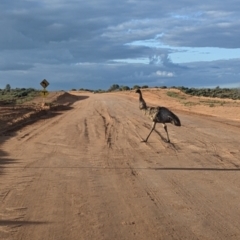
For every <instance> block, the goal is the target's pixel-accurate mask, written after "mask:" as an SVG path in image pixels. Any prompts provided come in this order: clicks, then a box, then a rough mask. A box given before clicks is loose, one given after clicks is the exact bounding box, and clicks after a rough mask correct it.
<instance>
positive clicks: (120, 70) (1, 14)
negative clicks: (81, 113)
mask: <svg viewBox="0 0 240 240" xmlns="http://www.w3.org/2000/svg"><path fill="white" fill-rule="evenodd" d="M239 16H240V1H239V0H231V1H222V0H212V1H209V0H201V1H192V0H173V1H169V0H168V1H166V0H161V1H160V0H159V1H156V0H121V1H113V0H88V1H82V0H11V1H9V0H1V1H0V33H1V34H0V88H2V89H3V88H5V86H6V84H10V85H11V87H12V88H16V87H20V88H28V87H33V88H36V89H41V85H40V82H41V81H42V80H43V79H47V81H48V82H49V83H50V85H49V86H48V89H49V90H70V89H73V88H75V89H80V88H85V89H92V90H97V89H104V90H107V89H109V88H110V86H112V85H113V84H118V85H120V86H129V87H132V86H134V85H139V86H142V85H148V86H149V87H155V86H168V87H170V86H185V87H196V88H199V87H206V88H207V87H216V86H220V87H240V17H239Z"/></svg>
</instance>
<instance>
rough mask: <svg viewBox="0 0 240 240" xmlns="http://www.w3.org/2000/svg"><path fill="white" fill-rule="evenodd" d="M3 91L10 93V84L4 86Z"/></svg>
mask: <svg viewBox="0 0 240 240" xmlns="http://www.w3.org/2000/svg"><path fill="white" fill-rule="evenodd" d="M5 91H6V92H10V91H11V86H10V84H7V85H6V87H5Z"/></svg>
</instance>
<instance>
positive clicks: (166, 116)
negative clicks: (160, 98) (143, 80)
mask: <svg viewBox="0 0 240 240" xmlns="http://www.w3.org/2000/svg"><path fill="white" fill-rule="evenodd" d="M136 93H138V94H139V108H140V110H141V111H143V112H144V114H145V115H146V116H148V117H149V118H150V119H151V120H152V121H153V125H152V128H151V131H150V133H149V134H148V136H147V138H146V139H145V140H144V142H147V140H148V138H149V136H150V135H151V133H152V131H153V130H154V129H155V126H156V123H162V124H163V127H164V129H165V131H166V133H167V141H168V142H170V139H169V136H168V131H167V125H166V123H172V124H174V125H175V126H181V122H180V120H179V118H178V117H177V116H176V115H175V114H174V113H173V112H171V111H170V110H169V109H167V108H165V107H148V106H147V104H146V102H145V101H144V99H143V97H142V92H141V90H140V89H137V90H136Z"/></svg>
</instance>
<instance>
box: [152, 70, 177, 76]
mask: <svg viewBox="0 0 240 240" xmlns="http://www.w3.org/2000/svg"><path fill="white" fill-rule="evenodd" d="M156 75H157V76H159V77H173V76H174V73H172V72H166V71H157V72H156Z"/></svg>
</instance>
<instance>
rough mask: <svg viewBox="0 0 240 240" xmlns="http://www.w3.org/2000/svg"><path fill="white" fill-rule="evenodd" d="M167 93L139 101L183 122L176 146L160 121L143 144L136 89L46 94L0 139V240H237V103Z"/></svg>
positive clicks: (144, 123) (174, 135)
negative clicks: (35, 112) (47, 104)
mask: <svg viewBox="0 0 240 240" xmlns="http://www.w3.org/2000/svg"><path fill="white" fill-rule="evenodd" d="M167 91H169V90H159V89H158V90H157V89H151V90H144V91H143V97H144V99H145V101H146V102H147V104H149V105H152V106H154V105H159V106H166V107H169V108H170V109H171V110H172V111H173V112H175V113H176V114H177V115H178V116H179V118H180V119H181V122H182V126H181V127H175V126H173V125H171V124H168V131H169V136H170V139H171V143H167V142H166V141H165V139H166V135H165V132H164V129H163V128H162V126H161V124H158V125H157V129H156V131H154V132H153V133H152V135H151V136H150V138H149V142H148V143H143V142H141V141H142V139H144V138H145V137H146V136H147V134H148V133H149V130H150V126H151V121H150V120H149V119H148V118H147V117H146V116H144V115H143V114H142V113H141V111H140V110H139V109H138V95H137V94H135V93H134V92H121V93H120V92H119V93H103V94H92V93H87V92H81V93H78V92H75V93H74V96H73V95H70V94H69V93H61V94H64V95H61V96H62V97H61V96H55V97H53V98H52V99H50V97H51V96H48V98H46V101H51V102H52V101H55V100H56V99H58V101H59V102H55V104H54V105H53V108H52V109H51V108H48V109H47V108H46V109H45V114H44V115H41V116H38V117H37V116H34V120H33V121H31V124H30V123H29V124H25V125H24V124H22V125H19V126H18V127H17V128H15V130H13V129H12V130H9V131H5V132H4V133H2V136H0V203H1V204H0V239H7V240H20V239H22V240H38V239H39V240H42V239H48V240H50V239H54V240H61V239H62V240H66V239H76V240H79V239H84V240H86V239H89V240H90V239H98V240H99V239H102V240H108V239H109V240H110V239H111V240H112V239H117V240H123V239H126V240H129V239H137V240H146V239H151V240H155V239H163V240H168V239H201V240H202V239H208V240H209V239H214V240H215V239H218V240H220V239H223V240H226V239H232V240H233V239H234V240H235V239H236V240H237V239H240V228H239V225H240V201H239V193H240V174H239V173H240V157H239V155H240V154H239V153H240V148H239V146H240V137H239V136H240V115H239V112H240V111H239V106H240V102H239V101H232V100H218V102H217V100H216V99H212V100H211V99H205V98H196V97H189V96H186V95H184V94H182V93H179V94H180V95H183V96H182V98H180V97H177V98H173V97H169V96H167V95H166V93H167ZM171 91H175V90H171ZM49 99H50V100H49ZM210 100H211V101H210ZM213 100H215V102H214V103H213V102H212V101H213ZM39 101H40V100H39ZM221 101H224V103H221ZM40 102H41V101H40ZM39 104H40V103H39ZM210 105H211V106H210ZM62 106H64V107H62ZM1 111H2V109H1ZM11 111H12V110H11ZM11 111H9V112H8V113H9V114H10V113H11ZM24 111H25V110H24ZM5 116H6V115H5ZM43 116H44V117H43ZM9 119H11V118H10V117H9V118H8V121H10V120H9ZM2 122H4V120H3V121H2ZM5 122H6V120H5Z"/></svg>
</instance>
